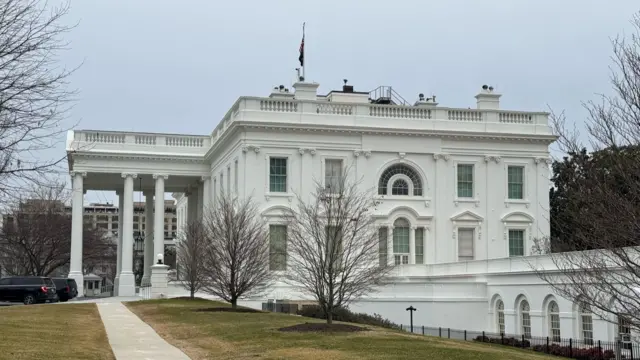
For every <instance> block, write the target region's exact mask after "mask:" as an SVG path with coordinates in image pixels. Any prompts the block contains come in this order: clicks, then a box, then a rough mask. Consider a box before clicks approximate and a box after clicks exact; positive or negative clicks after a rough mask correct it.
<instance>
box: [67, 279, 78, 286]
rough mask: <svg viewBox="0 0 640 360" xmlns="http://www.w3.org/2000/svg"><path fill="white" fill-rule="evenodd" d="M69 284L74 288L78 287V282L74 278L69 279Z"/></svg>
mask: <svg viewBox="0 0 640 360" xmlns="http://www.w3.org/2000/svg"><path fill="white" fill-rule="evenodd" d="M67 284H69V286H70V287H72V288H77V287H78V284H76V281H75V280H74V279H67Z"/></svg>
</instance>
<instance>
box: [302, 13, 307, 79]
mask: <svg viewBox="0 0 640 360" xmlns="http://www.w3.org/2000/svg"><path fill="white" fill-rule="evenodd" d="M305 24H306V22H303V23H302V42H303V43H304V40H305V39H304V26H305ZM304 45H305V46H304V47H303V48H302V56H303V59H304V63H303V64H302V78H303V79H304V81H307V77H306V75H305V70H306V69H307V56H306V55H307V54H305V52H306V51H305V50H306V49H305V48H306V47H307V46H306V45H307V44H304Z"/></svg>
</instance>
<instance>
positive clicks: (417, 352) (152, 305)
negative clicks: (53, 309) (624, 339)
mask: <svg viewBox="0 0 640 360" xmlns="http://www.w3.org/2000/svg"><path fill="white" fill-rule="evenodd" d="M126 305H127V306H128V307H129V308H130V309H131V310H132V311H133V312H134V313H136V314H137V315H138V316H140V318H142V320H144V321H145V322H147V323H148V324H149V325H151V326H152V327H153V328H154V329H155V330H156V331H157V332H158V334H160V336H162V337H163V338H164V339H165V340H167V341H168V342H170V343H172V344H173V345H175V346H177V347H178V348H180V349H182V350H183V351H184V352H185V353H186V354H187V355H189V356H190V357H191V359H192V360H201V359H274V360H275V359H300V360H314V359H318V360H320V359H322V360H327V359H336V360H340V359H345V360H346V359H349V360H350V359H363V360H364V359H367V360H369V359H371V360H374V359H380V360H387V359H402V360H406V359H416V360H417V359H420V360H422V359H442V360H448V359H482V360H500V359H505V360H506V359H509V360H517V359H549V357H548V356H544V355H541V354H536V353H532V352H528V351H522V350H518V349H514V348H508V347H502V346H497V345H489V344H481V343H474V342H464V341H456V340H447V339H440V338H437V337H425V336H422V335H413V334H409V333H405V332H401V331H393V330H388V329H382V328H375V327H370V329H371V331H363V332H358V333H342V334H327V333H291V332H281V331H278V328H281V327H285V326H290V325H296V324H300V323H304V322H313V321H315V320H314V319H310V318H304V317H299V316H292V315H283V314H275V313H257V314H256V313H253V314H251V313H230V312H195V311H194V310H195V309H199V308H206V307H218V306H227V305H224V304H221V303H217V302H213V301H208V300H177V299H171V300H151V301H138V302H130V303H126Z"/></svg>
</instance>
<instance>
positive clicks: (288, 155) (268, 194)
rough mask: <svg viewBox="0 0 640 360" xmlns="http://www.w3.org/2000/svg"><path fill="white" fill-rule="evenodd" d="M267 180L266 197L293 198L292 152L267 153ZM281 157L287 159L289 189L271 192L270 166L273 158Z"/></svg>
mask: <svg viewBox="0 0 640 360" xmlns="http://www.w3.org/2000/svg"><path fill="white" fill-rule="evenodd" d="M264 158H265V172H264V176H265V182H264V184H265V185H264V194H265V199H266V200H267V201H269V199H270V198H272V197H273V198H289V199H291V198H293V193H292V192H291V185H292V184H293V181H292V180H293V179H292V177H291V174H292V172H291V168H292V167H293V155H292V154H291V153H285V152H281V153H278V152H272V153H267V154H265V157H264ZM272 158H279V159H287V191H286V192H271V191H270V189H271V182H270V177H269V175H270V167H271V159H272Z"/></svg>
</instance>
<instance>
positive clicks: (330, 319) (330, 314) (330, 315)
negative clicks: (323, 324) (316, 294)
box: [327, 311, 333, 325]
mask: <svg viewBox="0 0 640 360" xmlns="http://www.w3.org/2000/svg"><path fill="white" fill-rule="evenodd" d="M327 324H329V325H331V324H333V312H332V311H327Z"/></svg>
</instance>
